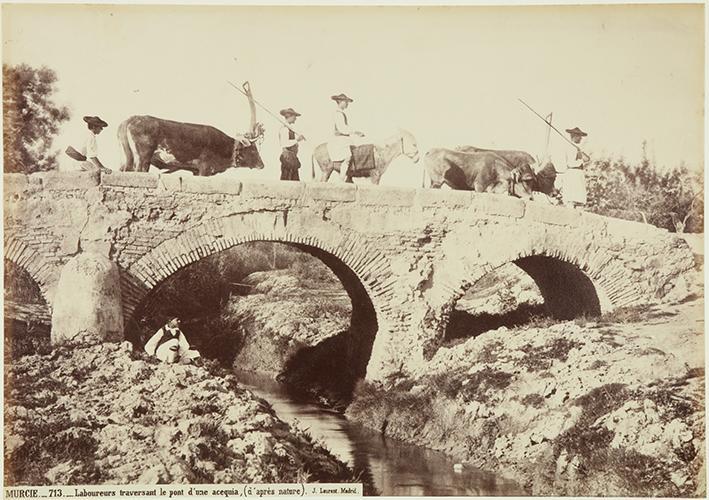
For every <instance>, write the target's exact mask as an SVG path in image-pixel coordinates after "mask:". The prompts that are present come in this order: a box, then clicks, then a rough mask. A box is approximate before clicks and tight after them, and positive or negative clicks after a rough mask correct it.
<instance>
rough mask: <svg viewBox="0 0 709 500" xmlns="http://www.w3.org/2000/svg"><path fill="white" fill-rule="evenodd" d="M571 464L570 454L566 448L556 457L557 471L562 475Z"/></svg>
mask: <svg viewBox="0 0 709 500" xmlns="http://www.w3.org/2000/svg"><path fill="white" fill-rule="evenodd" d="M568 465H569V454H568V452H567V451H566V450H563V451H562V452H561V453H560V454H559V458H557V459H556V473H557V474H559V475H561V474H564V473H565V472H566V468H567V466H568Z"/></svg>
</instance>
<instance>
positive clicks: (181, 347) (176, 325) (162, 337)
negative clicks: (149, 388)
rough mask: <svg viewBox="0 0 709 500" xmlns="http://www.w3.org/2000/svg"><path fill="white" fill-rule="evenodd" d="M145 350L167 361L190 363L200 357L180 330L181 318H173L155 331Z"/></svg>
mask: <svg viewBox="0 0 709 500" xmlns="http://www.w3.org/2000/svg"><path fill="white" fill-rule="evenodd" d="M145 352H147V353H148V354H150V355H151V356H155V357H156V358H158V359H159V360H160V361H164V362H165V363H182V364H189V363H191V362H192V361H193V360H196V359H197V358H199V357H200V354H199V352H198V351H196V350H193V349H190V344H189V342H187V338H186V337H185V334H184V333H182V330H180V319H179V318H172V319H171V320H170V321H168V322H167V323H166V324H165V326H163V327H162V328H160V329H159V330H158V331H157V332H155V334H154V335H153V336H152V337H150V340H148V342H147V343H146V344H145Z"/></svg>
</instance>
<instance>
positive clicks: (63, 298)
mask: <svg viewBox="0 0 709 500" xmlns="http://www.w3.org/2000/svg"><path fill="white" fill-rule="evenodd" d="M122 339H123V305H122V303H121V283H120V279H119V273H118V266H117V265H116V263H115V262H113V261H111V260H110V259H108V257H106V256H104V255H100V254H97V253H92V252H84V253H80V254H78V255H76V256H74V257H72V258H71V259H69V261H67V263H66V264H64V266H63V267H62V270H61V274H60V276H59V282H58V283H57V287H56V289H55V291H54V301H53V307H52V333H51V341H52V344H55V345H56V344H62V343H65V342H86V341H88V342H95V341H118V340H122Z"/></svg>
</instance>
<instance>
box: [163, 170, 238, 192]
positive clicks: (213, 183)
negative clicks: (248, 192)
mask: <svg viewBox="0 0 709 500" xmlns="http://www.w3.org/2000/svg"><path fill="white" fill-rule="evenodd" d="M164 177H167V176H163V178H164ZM170 182H174V181H172V180H170V181H168V183H170ZM174 185H175V184H173V186H174ZM179 185H180V186H181V190H182V191H184V192H186V193H201V194H232V195H238V194H240V193H241V191H242V187H243V186H242V183H241V181H238V180H236V179H225V178H220V177H200V176H196V175H195V176H185V177H180V181H179Z"/></svg>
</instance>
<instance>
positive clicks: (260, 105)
mask: <svg viewBox="0 0 709 500" xmlns="http://www.w3.org/2000/svg"><path fill="white" fill-rule="evenodd" d="M227 83H228V84H229V85H231V86H232V87H234V88H235V89H236V90H238V91H239V92H241V93H242V94H243V95H244V96H246V97H247V98H248V99H250V100H251V101H253V102H254V103H255V104H257V105H258V107H260V108H261V109H263V110H264V111H265V112H266V113H268V114H269V115H271V116H272V117H273V118H275V119H276V120H278V122H279V123H280V124H281V125H284V126H285V127H287V128H288V129H290V130H292V131H293V132H295V133H296V134H298V135H303V134H301V133H300V132H298V131H297V130H295V129H294V128H293V127H291V126H290V124H289V123H287V122H285V121H283V120H282V119H281V118H279V117H278V115H276V114H275V113H274V112H272V111H271V110H270V109H268V108H267V107H266V106H264V105H263V104H261V103H260V102H258V101H257V100H256V99H254V98H253V96H249V95H248V94H247V93H246V92H244V91H243V90H242V89H240V88H239V86H238V85H235V84H234V83H232V82H230V81H229V80H227Z"/></svg>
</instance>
